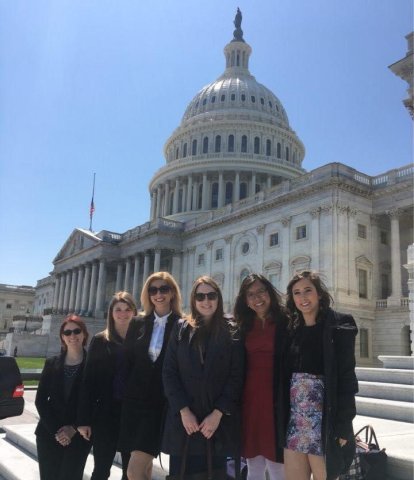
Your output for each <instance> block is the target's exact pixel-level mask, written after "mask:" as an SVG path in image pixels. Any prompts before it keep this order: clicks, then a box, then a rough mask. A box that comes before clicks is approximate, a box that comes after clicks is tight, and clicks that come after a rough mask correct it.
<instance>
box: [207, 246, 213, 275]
mask: <svg viewBox="0 0 414 480" xmlns="http://www.w3.org/2000/svg"><path fill="white" fill-rule="evenodd" d="M206 247H207V255H206V275H211V262H212V258H211V257H212V255H211V251H212V248H213V242H212V241H210V242H207V243H206Z"/></svg>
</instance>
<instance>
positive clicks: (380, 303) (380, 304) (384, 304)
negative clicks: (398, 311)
mask: <svg viewBox="0 0 414 480" xmlns="http://www.w3.org/2000/svg"><path fill="white" fill-rule="evenodd" d="M409 304H410V299H409V298H408V297H401V298H400V307H401V308H403V309H408V306H409ZM375 306H376V308H378V309H381V310H385V309H386V308H388V301H387V299H386V298H383V299H380V300H377V301H376V302H375Z"/></svg>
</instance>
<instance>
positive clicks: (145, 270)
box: [142, 252, 150, 284]
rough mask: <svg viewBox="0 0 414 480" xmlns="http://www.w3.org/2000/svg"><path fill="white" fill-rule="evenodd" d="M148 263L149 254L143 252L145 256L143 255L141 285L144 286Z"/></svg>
mask: <svg viewBox="0 0 414 480" xmlns="http://www.w3.org/2000/svg"><path fill="white" fill-rule="evenodd" d="M149 262H150V254H149V253H148V252H145V255H144V272H143V275H142V276H143V280H142V284H144V283H145V281H146V280H147V278H148V274H149Z"/></svg>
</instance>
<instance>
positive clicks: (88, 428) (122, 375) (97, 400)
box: [78, 292, 137, 480]
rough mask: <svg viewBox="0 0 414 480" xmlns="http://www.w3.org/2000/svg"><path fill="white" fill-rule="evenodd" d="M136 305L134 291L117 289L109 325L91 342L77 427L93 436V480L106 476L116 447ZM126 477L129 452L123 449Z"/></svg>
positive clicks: (110, 311) (83, 433)
mask: <svg viewBox="0 0 414 480" xmlns="http://www.w3.org/2000/svg"><path fill="white" fill-rule="evenodd" d="M134 315H137V307H136V305H135V302H134V299H133V298H132V295H131V294H129V293H128V292H118V293H116V294H115V295H114V296H113V297H112V301H111V303H110V305H109V310H108V316H107V320H106V328H105V330H104V331H103V332H100V333H98V334H96V335H95V336H94V337H93V339H92V341H91V344H90V346H89V349H88V355H87V359H86V365H85V370H84V374H83V381H82V387H81V396H80V405H79V409H78V425H79V426H78V431H79V433H80V434H81V435H82V437H83V438H85V439H86V440H88V441H89V440H91V441H92V445H93V456H94V461H95V466H94V469H93V472H92V477H91V480H107V479H108V478H109V476H110V473H111V466H112V462H113V459H114V456H115V453H116V450H117V443H118V436H119V422H120V416H121V402H122V398H123V395H124V388H125V379H126V374H127V372H126V359H125V349H124V340H125V336H126V332H127V330H128V326H129V322H130V321H131V319H132V317H133V316H134ZM121 457H122V470H123V476H122V479H123V480H127V474H126V470H127V467H128V462H129V453H128V452H122V451H121Z"/></svg>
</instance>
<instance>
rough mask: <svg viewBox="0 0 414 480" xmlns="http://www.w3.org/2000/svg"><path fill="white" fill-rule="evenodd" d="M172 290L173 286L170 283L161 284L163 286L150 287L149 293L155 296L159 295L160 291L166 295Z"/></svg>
mask: <svg viewBox="0 0 414 480" xmlns="http://www.w3.org/2000/svg"><path fill="white" fill-rule="evenodd" d="M170 291H171V287H170V286H169V285H161V287H148V295H149V296H150V297H153V296H154V295H157V293H158V292H160V293H161V294H163V295H165V294H166V293H169V292H170Z"/></svg>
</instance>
